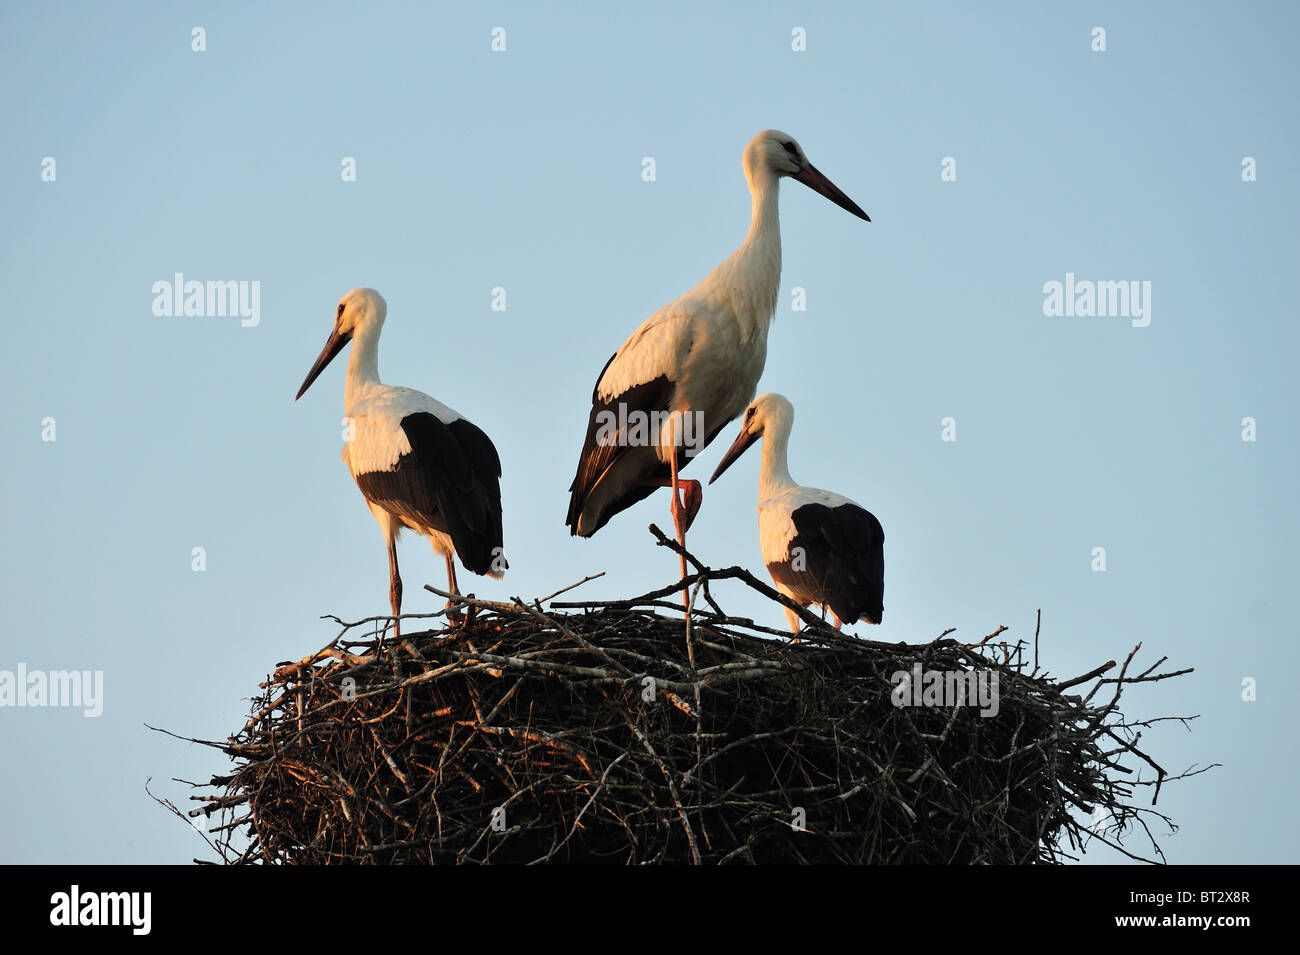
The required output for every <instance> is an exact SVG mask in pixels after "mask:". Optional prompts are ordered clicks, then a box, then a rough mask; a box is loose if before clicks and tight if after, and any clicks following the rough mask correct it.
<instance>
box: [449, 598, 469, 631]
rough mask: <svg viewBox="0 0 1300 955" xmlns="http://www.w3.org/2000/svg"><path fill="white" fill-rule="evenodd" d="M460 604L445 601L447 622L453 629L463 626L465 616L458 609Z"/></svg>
mask: <svg viewBox="0 0 1300 955" xmlns="http://www.w3.org/2000/svg"><path fill="white" fill-rule="evenodd" d="M460 606H461V605H460V604H458V603H455V602H454V601H451V600H448V601H447V622H448V623H449V624H451V625H453V626H455V627H463V626H465V620H466V616H465V614H464V612H462V611H461V609H460Z"/></svg>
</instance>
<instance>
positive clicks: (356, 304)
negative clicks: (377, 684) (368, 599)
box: [294, 288, 509, 635]
mask: <svg viewBox="0 0 1300 955" xmlns="http://www.w3.org/2000/svg"><path fill="white" fill-rule="evenodd" d="M387 315H388V304H387V303H386V302H385V301H384V298H383V296H382V295H380V294H379V293H378V292H376V291H375V290H374V289H369V288H358V289H353V290H352V291H351V292H349V293H348V294H347V295H345V296H343V299H342V301H340V302H339V305H338V309H337V310H336V311H335V313H334V329H333V331H332V332H330V337H329V339H328V340H327V341H326V342H325V347H324V348H323V349H321V353H320V357H318V358H317V359H316V363H315V364H313V365H312V366H311V371H309V372H307V377H306V379H305V380H304V381H303V383H302V387H301V388H299V389H298V394H297V395H295V396H294V400H295V401H297V400H298V399H299V398H301V397H302V395H303V392H305V391H306V390H307V389H308V388H310V387H311V383H312V382H313V381H315V380H316V378H317V376H318V375H320V373H321V372H322V371H324V370H325V367H326V366H327V365H328V364H329V363H330V362H331V361H333V360H334V357H335V356H336V355H337V354H338V353H339V352H340V351H342V350H343V347H344V346H345V345H347V344H348V343H349V342H351V343H352V354H351V356H350V357H349V358H348V374H347V381H346V383H345V384H344V387H343V407H344V409H345V413H346V415H347V417H346V419H345V422H346V425H347V435H348V441H347V443H346V444H344V445H343V462H344V463H345V464H346V465H347V466H348V471H349V472H351V474H352V477H353V479H354V480H355V481H356V482H357V487H359V488H360V489H361V494H362V496H364V497H365V499H366V504H367V505H368V506H369V508H370V513H371V514H373V515H374V517H375V520H376V521H378V522H379V529H380V531H382V532H383V535H384V540H385V541H387V543H388V581H389V585H388V598H389V602H390V603H391V605H392V608H393V633H394V635H400V633H401V627H400V616H401V612H402V578H401V576H400V575H399V574H398V571H397V535H398V534H399V533H400V532H401V531H402V529H403V528H406V529H409V530H413V531H415V532H416V533H417V534H423V535H424V536H425V537H427V538H429V540H430V542H431V543H432V544H433V550H434V553H437V554H441V555H442V557H443V558H444V559H445V560H446V562H447V585H448V588H449V591H450V592H451V593H453V594H459V593H460V590H459V588H458V587H457V585H456V568H455V565H454V564H453V563H452V557H453V556H459V557H460V562H461V563H462V564H464V566H465V568H466V569H467V570H469V571H471V572H473V573H475V574H486V575H487V576H489V577H496V578H500V577H501V576H503V575H504V573H505V570H506V568H507V567H508V566H509V565H508V564H507V563H506V559H505V554H504V551H503V549H502V530H501V486H500V477H501V459H500V458H499V457H498V456H497V449H496V447H495V446H494V445H493V444H492V441H491V439H489V438H488V436H487V435H486V434H484V433H483V432H482V431H481V430H479V429H478V428H477V427H475V426H474V425H473V424H472V423H471V422H470V421H469V420H468V419H466V418H464V417H462V416H461V415H460V414H458V413H457V412H455V411H453V410H452V409H451V408H448V407H447V406H446V405H444V404H442V402H440V401H436V400H434V399H433V398H430V397H429V396H428V395H426V394H424V393H422V392H419V391H415V390H413V389H411V388H397V387H394V386H392V385H385V384H384V383H383V382H381V381H380V380H379V332H380V330H381V329H382V328H383V326H384V318H385V317H386V316H387ZM447 606H448V607H449V608H451V607H453V603H452V602H450V601H449V602H448V604H447Z"/></svg>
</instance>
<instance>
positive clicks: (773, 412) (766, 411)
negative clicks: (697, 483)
mask: <svg viewBox="0 0 1300 955" xmlns="http://www.w3.org/2000/svg"><path fill="white" fill-rule="evenodd" d="M793 425H794V405H792V404H790V399H789V398H787V397H786V396H785V395H778V394H777V393H776V392H774V391H769V392H768V393H767V394H765V395H759V396H758V397H757V398H755V399H754V400H753V401H752V402H751V403H750V405H749V407H748V408H746V409H745V417H744V420H743V421H742V422H741V425H740V434H738V435H736V440H735V441H733V442H731V447H729V448H727V453H726V454H724V455H723V456H722V460H721V461H719V462H718V469H717V470H716V471H714V472H713V477H711V478H709V483H710V484H712V483H713V482H714V481H716V480H717V479H718V476H719V475H720V474H722V472H723V471H725V470H727V468H729V467H731V466H732V465H733V464H735V463H736V459H737V458H739V457H740V456H741V455H742V454H744V453H745V451H746V449H748V448H749V446H750V445H751V444H753V443H754V442H755V441H757V440H758V439H759V438H761V437H763V435H765V434H770V435H772V436H774V437H775V436H778V435H779V436H780V438H781V439H783V440H784V439H785V438H788V437H789V436H790V428H791V427H792V426H793Z"/></svg>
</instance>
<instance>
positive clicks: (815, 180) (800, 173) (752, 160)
mask: <svg viewBox="0 0 1300 955" xmlns="http://www.w3.org/2000/svg"><path fill="white" fill-rule="evenodd" d="M744 161H745V178H746V179H748V180H749V182H750V184H751V185H752V184H753V183H754V182H755V181H756V180H757V179H758V178H759V177H760V176H763V175H772V176H776V177H778V178H779V177H781V176H789V177H790V178H791V179H794V180H797V181H798V182H802V183H803V184H804V185H805V186H807V187H808V188H809V189H812V190H813V191H814V192H819V193H821V194H822V195H823V196H825V197H826V198H827V199H829V200H830V201H831V202H833V203H835V204H836V205H837V206H839V207H840V208H841V209H845V210H847V211H849V212H852V213H853V214H854V215H855V216H857V217H858V218H859V219H865V220H866V221H867V222H870V221H871V217H870V216H869V215H867V214H866V213H865V212H863V211H862V209H861V208H860V207H859V206H858V204H857V203H856V202H854V201H853V200H852V199H850V198H849V197H848V196H846V195H845V194H844V193H843V192H842V191H840V189H839V187H838V186H836V185H835V183H833V182H831V181H830V180H829V179H827V178H826V177H825V176H824V175H822V174H821V172H819V171H818V169H817V167H816V166H814V165H813V164H812V163H810V162H809V161H808V157H807V156H805V155H804V152H803V147H801V146H800V145H799V144H798V143H797V142H795V140H794V137H793V136H791V135H790V134H789V133H783V132H781V131H780V130H779V129H765V130H763V131H762V132H761V133H759V134H758V135H757V136H755V137H754V138H753V139H751V140H750V141H749V145H748V146H746V147H745V157H744Z"/></svg>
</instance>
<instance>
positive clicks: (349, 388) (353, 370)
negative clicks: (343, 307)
mask: <svg viewBox="0 0 1300 955" xmlns="http://www.w3.org/2000/svg"><path fill="white" fill-rule="evenodd" d="M377 384H380V381H379V329H378V328H375V327H374V326H367V327H363V328H358V329H357V330H356V331H355V332H354V333H353V335H352V354H351V355H349V356H348V380H347V384H345V385H344V387H343V404H344V410H345V411H346V410H347V409H348V408H351V407H352V403H353V402H354V401H355V400H356V399H357V398H358V397H360V391H361V389H362V388H363V387H364V386H366V385H377Z"/></svg>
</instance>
